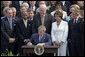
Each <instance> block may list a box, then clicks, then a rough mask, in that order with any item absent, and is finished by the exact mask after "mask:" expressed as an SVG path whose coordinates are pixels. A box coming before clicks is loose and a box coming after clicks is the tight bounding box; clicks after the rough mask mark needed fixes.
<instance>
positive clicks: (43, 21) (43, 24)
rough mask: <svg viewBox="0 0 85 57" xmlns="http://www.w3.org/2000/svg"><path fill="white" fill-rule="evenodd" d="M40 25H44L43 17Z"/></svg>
mask: <svg viewBox="0 0 85 57" xmlns="http://www.w3.org/2000/svg"><path fill="white" fill-rule="evenodd" d="M42 25H44V17H42Z"/></svg>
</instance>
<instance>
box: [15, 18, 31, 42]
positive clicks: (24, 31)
mask: <svg viewBox="0 0 85 57" xmlns="http://www.w3.org/2000/svg"><path fill="white" fill-rule="evenodd" d="M15 31H16V36H17V37H18V39H19V40H21V41H24V39H30V36H31V24H29V22H28V24H27V28H25V25H24V22H23V19H21V20H19V21H17V23H16V27H15Z"/></svg>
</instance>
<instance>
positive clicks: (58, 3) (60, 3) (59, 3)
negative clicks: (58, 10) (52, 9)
mask: <svg viewBox="0 0 85 57" xmlns="http://www.w3.org/2000/svg"><path fill="white" fill-rule="evenodd" d="M58 5H61V6H63V4H62V2H61V1H59V2H57V3H56V4H55V6H58Z"/></svg>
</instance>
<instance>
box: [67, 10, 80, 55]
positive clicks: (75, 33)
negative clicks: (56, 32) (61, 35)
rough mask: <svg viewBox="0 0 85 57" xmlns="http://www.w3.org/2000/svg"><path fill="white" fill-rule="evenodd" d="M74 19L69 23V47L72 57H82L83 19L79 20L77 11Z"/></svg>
mask: <svg viewBox="0 0 85 57" xmlns="http://www.w3.org/2000/svg"><path fill="white" fill-rule="evenodd" d="M73 18H74V19H72V20H70V21H69V35H68V43H69V44H68V45H69V51H70V56H81V42H80V40H81V30H80V23H81V18H79V12H77V10H76V11H75V12H74V13H73Z"/></svg>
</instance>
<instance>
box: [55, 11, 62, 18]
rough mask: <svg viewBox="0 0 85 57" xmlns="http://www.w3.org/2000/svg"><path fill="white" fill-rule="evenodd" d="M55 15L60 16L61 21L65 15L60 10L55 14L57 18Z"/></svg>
mask: <svg viewBox="0 0 85 57" xmlns="http://www.w3.org/2000/svg"><path fill="white" fill-rule="evenodd" d="M55 15H58V16H59V17H60V18H61V19H62V17H63V13H62V12H61V11H59V10H57V11H56V12H55V13H54V17H55Z"/></svg>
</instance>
